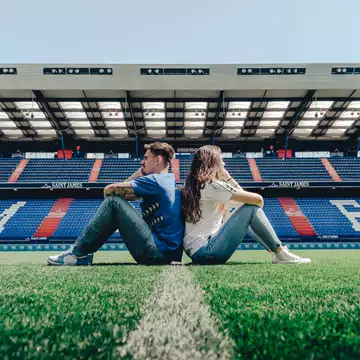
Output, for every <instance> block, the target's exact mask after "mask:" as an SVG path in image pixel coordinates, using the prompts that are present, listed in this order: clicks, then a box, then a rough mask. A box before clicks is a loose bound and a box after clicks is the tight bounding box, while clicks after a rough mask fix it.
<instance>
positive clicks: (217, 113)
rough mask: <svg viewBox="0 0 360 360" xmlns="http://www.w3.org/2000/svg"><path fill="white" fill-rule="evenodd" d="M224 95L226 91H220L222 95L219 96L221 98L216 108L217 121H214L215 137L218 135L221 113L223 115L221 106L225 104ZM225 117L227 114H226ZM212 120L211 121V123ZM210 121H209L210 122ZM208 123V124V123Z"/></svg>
mask: <svg viewBox="0 0 360 360" xmlns="http://www.w3.org/2000/svg"><path fill="white" fill-rule="evenodd" d="M224 94H225V91H224V90H221V91H220V94H219V98H218V101H217V106H216V112H215V119H214V120H213V121H214V131H213V136H215V133H216V130H217V123H218V121H219V117H220V113H221V110H222V109H221V104H222V103H223V100H224ZM224 116H225V114H224ZM211 120H212V119H210V121H211ZM208 121H209V120H208ZM208 121H207V122H208Z"/></svg>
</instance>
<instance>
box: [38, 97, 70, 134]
mask: <svg viewBox="0 0 360 360" xmlns="http://www.w3.org/2000/svg"><path fill="white" fill-rule="evenodd" d="M33 94H34V96H35V101H36V102H37V103H38V104H39V106H40V108H42V109H43V110H44V112H45V113H46V114H47V115H48V117H49V119H50V122H51V123H52V125H53V126H54V127H55V129H56V130H57V132H58V134H59V135H60V136H62V133H64V130H65V129H62V128H61V126H60V124H59V122H58V120H57V118H56V116H55V115H54V113H53V111H52V109H51V108H50V106H49V105H48V103H47V102H46V100H45V98H44V95H43V94H42V93H41V91H40V90H33ZM63 136H64V137H69V136H68V135H67V134H66V133H64V134H63Z"/></svg>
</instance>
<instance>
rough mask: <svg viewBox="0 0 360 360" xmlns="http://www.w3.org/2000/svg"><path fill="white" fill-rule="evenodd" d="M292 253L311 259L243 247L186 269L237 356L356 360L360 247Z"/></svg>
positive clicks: (359, 341) (358, 350)
mask: <svg viewBox="0 0 360 360" xmlns="http://www.w3.org/2000/svg"><path fill="white" fill-rule="evenodd" d="M297 253H298V254H301V255H303V256H310V257H311V258H312V260H313V263H312V264H309V265H306V266H301V265H298V266H279V265H277V266H274V265H271V264H270V263H269V260H268V258H269V257H268V255H267V254H266V253H265V252H261V253H259V252H253V251H252V252H248V251H243V252H237V253H236V255H235V256H234V257H233V258H232V259H231V260H232V261H239V263H230V264H227V265H223V266H206V267H200V266H193V267H191V268H190V270H191V271H192V272H193V273H194V275H195V279H196V281H197V282H198V284H199V285H200V286H201V287H202V289H203V290H204V292H205V300H206V302H207V303H208V304H209V305H210V307H211V309H212V311H213V314H214V316H217V317H218V318H220V322H221V330H222V331H227V332H228V333H229V336H230V337H231V338H232V339H233V340H234V343H235V354H236V355H235V356H236V357H237V358H239V359H241V358H251V359H278V360H279V359H360V251H356V250H355V251H345V250H344V251H321V250H316V251H312V252H309V251H303V252H301V251H299V252H297ZM264 261H265V262H264Z"/></svg>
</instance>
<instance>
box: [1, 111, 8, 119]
mask: <svg viewBox="0 0 360 360" xmlns="http://www.w3.org/2000/svg"><path fill="white" fill-rule="evenodd" d="M8 118H9V116H8V114H7V113H6V112H4V111H1V109H0V119H8Z"/></svg>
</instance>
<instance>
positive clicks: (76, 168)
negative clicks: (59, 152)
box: [18, 159, 94, 183]
mask: <svg viewBox="0 0 360 360" xmlns="http://www.w3.org/2000/svg"><path fill="white" fill-rule="evenodd" d="M93 165H94V160H93V159H68V160H64V159H31V160H30V161H29V163H28V164H27V166H26V167H25V169H24V171H23V172H22V173H21V175H20V177H19V180H18V182H20V183H24V182H27V183H29V182H31V183H36V182H40V183H43V182H88V180H89V176H90V173H91V170H92V168H93Z"/></svg>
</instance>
